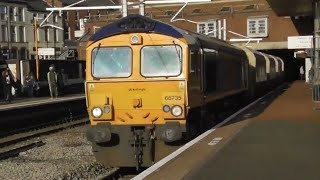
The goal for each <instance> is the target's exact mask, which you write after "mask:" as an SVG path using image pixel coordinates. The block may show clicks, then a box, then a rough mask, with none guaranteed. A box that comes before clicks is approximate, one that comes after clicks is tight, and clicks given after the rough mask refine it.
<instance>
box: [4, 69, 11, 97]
mask: <svg viewBox="0 0 320 180" xmlns="http://www.w3.org/2000/svg"><path fill="white" fill-rule="evenodd" d="M2 82H3V94H4V97H5V101H6V102H9V103H10V102H11V96H12V95H11V86H12V84H11V76H10V70H9V68H7V69H6V70H4V71H3V72H2Z"/></svg>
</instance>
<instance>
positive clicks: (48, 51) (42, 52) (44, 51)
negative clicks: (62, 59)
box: [38, 48, 54, 56]
mask: <svg viewBox="0 0 320 180" xmlns="http://www.w3.org/2000/svg"><path fill="white" fill-rule="evenodd" d="M38 55H39V56H53V55H54V48H38Z"/></svg>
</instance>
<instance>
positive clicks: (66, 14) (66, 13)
mask: <svg viewBox="0 0 320 180" xmlns="http://www.w3.org/2000/svg"><path fill="white" fill-rule="evenodd" d="M64 18H65V20H68V19H69V12H68V11H67V12H65V16H64Z"/></svg>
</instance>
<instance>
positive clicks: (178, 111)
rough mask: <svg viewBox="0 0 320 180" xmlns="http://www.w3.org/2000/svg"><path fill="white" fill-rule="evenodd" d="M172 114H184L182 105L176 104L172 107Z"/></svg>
mask: <svg viewBox="0 0 320 180" xmlns="http://www.w3.org/2000/svg"><path fill="white" fill-rule="evenodd" d="M171 114H172V115H174V116H176V117H178V116H180V115H181V114H182V107H181V106H179V105H175V106H173V107H172V109H171Z"/></svg>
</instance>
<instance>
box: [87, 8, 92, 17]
mask: <svg viewBox="0 0 320 180" xmlns="http://www.w3.org/2000/svg"><path fill="white" fill-rule="evenodd" d="M90 17H91V13H90V10H88V12H87V18H89V19H90Z"/></svg>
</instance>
